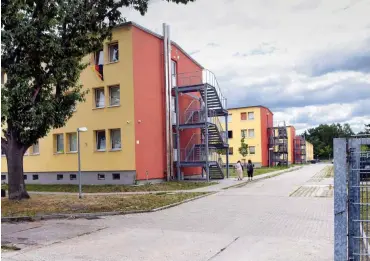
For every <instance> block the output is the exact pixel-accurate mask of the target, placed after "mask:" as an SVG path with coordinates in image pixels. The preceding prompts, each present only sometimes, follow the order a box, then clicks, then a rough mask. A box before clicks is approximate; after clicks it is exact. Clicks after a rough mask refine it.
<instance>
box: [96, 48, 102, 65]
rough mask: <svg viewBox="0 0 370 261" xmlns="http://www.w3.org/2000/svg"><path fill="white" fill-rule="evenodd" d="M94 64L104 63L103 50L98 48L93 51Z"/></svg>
mask: <svg viewBox="0 0 370 261" xmlns="http://www.w3.org/2000/svg"><path fill="white" fill-rule="evenodd" d="M94 64H95V65H103V64H104V50H103V49H100V50H99V51H97V52H95V53H94Z"/></svg>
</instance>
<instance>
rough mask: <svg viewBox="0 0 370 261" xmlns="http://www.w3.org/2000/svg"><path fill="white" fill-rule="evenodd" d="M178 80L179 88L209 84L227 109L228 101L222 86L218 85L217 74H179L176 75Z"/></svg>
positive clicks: (195, 72) (208, 72) (202, 72)
mask: <svg viewBox="0 0 370 261" xmlns="http://www.w3.org/2000/svg"><path fill="white" fill-rule="evenodd" d="M176 78H177V87H180V88H181V87H186V86H192V85H199V84H209V85H211V86H213V87H214V88H215V90H216V93H217V95H218V97H219V99H220V102H221V106H222V108H223V109H226V108H227V100H226V98H225V96H224V95H223V94H222V92H221V88H220V84H219V83H218V81H217V78H216V76H215V74H214V73H213V72H211V71H210V70H202V71H194V72H186V73H179V74H177V75H176Z"/></svg>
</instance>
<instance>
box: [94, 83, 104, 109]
mask: <svg viewBox="0 0 370 261" xmlns="http://www.w3.org/2000/svg"><path fill="white" fill-rule="evenodd" d="M101 91H102V93H103V105H101V101H100V93H101ZM98 92H99V93H98ZM98 95H99V98H98ZM98 99H99V100H98ZM94 102H95V103H94V105H95V108H104V107H105V90H104V87H102V88H94Z"/></svg>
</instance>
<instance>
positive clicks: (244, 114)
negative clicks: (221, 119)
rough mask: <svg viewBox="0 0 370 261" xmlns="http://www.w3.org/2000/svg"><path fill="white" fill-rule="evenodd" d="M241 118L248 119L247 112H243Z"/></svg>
mask: <svg viewBox="0 0 370 261" xmlns="http://www.w3.org/2000/svg"><path fill="white" fill-rule="evenodd" d="M240 120H242V121H246V120H247V113H246V112H241V113H240Z"/></svg>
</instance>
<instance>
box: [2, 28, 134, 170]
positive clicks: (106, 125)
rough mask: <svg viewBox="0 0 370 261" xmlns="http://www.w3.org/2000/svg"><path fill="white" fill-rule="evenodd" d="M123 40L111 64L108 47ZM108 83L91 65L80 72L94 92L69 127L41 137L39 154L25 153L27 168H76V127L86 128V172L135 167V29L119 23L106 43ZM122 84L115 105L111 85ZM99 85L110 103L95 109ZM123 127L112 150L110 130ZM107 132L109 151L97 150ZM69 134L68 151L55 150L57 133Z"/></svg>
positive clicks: (4, 167)
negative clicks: (71, 147)
mask: <svg viewBox="0 0 370 261" xmlns="http://www.w3.org/2000/svg"><path fill="white" fill-rule="evenodd" d="M110 43H118V45H119V60H118V61H116V62H111V63H110V62H109V52H108V45H109V44H110ZM103 49H104V50H103V51H104V81H102V80H101V79H100V78H99V77H98V75H97V74H96V72H95V71H94V69H93V67H92V66H89V67H88V68H86V69H85V70H84V71H83V72H82V73H81V76H80V82H81V83H82V84H83V88H84V89H85V90H89V93H88V94H87V95H86V101H85V102H84V103H80V104H78V105H77V108H76V112H75V113H74V116H73V117H72V118H71V119H70V120H69V121H68V123H67V124H66V126H65V127H63V128H60V129H54V130H52V131H51V132H50V133H49V134H48V135H47V136H46V137H45V138H43V139H41V140H40V141H39V154H36V155H34V154H33V153H32V149H31V150H30V151H29V153H28V154H29V155H26V156H25V157H24V171H25V172H58V171H76V170H77V168H78V163H77V153H76V152H69V151H68V150H69V149H68V148H69V146H68V138H69V137H70V135H68V134H69V133H76V130H77V128H79V127H87V129H88V131H87V132H81V133H80V134H81V138H80V140H81V143H80V144H81V165H82V168H83V170H84V171H108V170H117V171H118V170H135V153H134V151H135V129H134V128H135V127H134V88H133V87H134V82H133V51H132V50H133V47H132V30H131V29H130V28H128V27H118V28H115V29H114V30H113V35H112V40H111V41H110V42H105V43H104V47H103ZM92 60H93V59H92V55H89V56H87V57H85V59H84V61H85V62H90V61H92ZM115 85H118V86H119V90H120V91H119V98H120V100H119V105H117V106H110V101H109V91H110V89H109V87H110V86H115ZM94 88H104V94H105V106H104V107H103V108H96V107H95V96H94V95H95V91H94ZM112 129H120V133H121V149H118V150H112V149H111V146H110V141H111V139H110V130H112ZM97 130H105V140H106V149H105V150H104V151H97V149H96V136H95V135H96V131H97ZM55 134H62V135H63V137H64V149H63V151H61V152H59V153H57V152H56V136H55ZM1 171H2V172H7V164H6V158H5V157H2V159H1Z"/></svg>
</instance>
